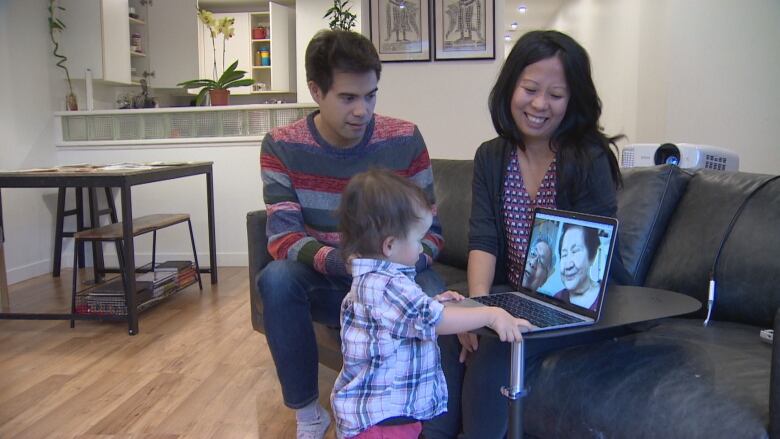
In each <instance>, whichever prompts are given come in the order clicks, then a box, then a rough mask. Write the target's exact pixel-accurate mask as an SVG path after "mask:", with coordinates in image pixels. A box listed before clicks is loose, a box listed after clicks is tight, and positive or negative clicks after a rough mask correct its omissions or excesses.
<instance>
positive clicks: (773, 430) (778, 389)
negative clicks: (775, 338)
mask: <svg viewBox="0 0 780 439" xmlns="http://www.w3.org/2000/svg"><path fill="white" fill-rule="evenodd" d="M774 330H775V334H777V332H778V331H780V308H778V309H777V312H776V313H775V324H774ZM771 367H772V368H771V373H770V375H769V437H770V438H771V439H780V347H778V346H777V343H774V342H772V365H771Z"/></svg>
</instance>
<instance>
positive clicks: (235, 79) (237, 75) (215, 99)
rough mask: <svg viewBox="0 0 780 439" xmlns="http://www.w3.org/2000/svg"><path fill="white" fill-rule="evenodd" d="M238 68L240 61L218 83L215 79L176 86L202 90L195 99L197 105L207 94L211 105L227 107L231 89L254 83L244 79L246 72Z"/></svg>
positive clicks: (192, 81) (218, 79)
mask: <svg viewBox="0 0 780 439" xmlns="http://www.w3.org/2000/svg"><path fill="white" fill-rule="evenodd" d="M236 67H238V60H236V61H235V62H234V63H233V64H231V65H230V67H228V68H227V69H225V71H224V72H223V73H222V76H220V77H219V78H217V80H216V81H215V80H213V79H193V80H191V81H184V82H180V83H179V84H176V85H178V86H180V87H184V88H200V93H198V97H197V98H196V99H195V103H196V104H197V105H200V103H201V102H202V101H203V98H204V97H205V96H206V93H207V92H208V94H209V98H210V99H211V105H227V101H228V96H229V95H230V90H228V89H229V88H232V87H243V86H245V85H252V84H253V83H254V81H253V80H252V79H248V78H247V79H242V78H244V75H246V72H245V71H243V70H236Z"/></svg>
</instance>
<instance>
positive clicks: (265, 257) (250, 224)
mask: <svg viewBox="0 0 780 439" xmlns="http://www.w3.org/2000/svg"><path fill="white" fill-rule="evenodd" d="M266 220H267V216H266V212H265V210H255V211H253V212H249V213H248V214H247V215H246V234H247V244H248V247H249V301H250V303H251V306H252V327H253V328H255V330H257V331H260V332H263V303H262V302H261V301H260V297H259V296H258V294H257V282H256V281H255V280H256V279H257V274H258V273H260V270H262V269H263V268H264V267H265V266H266V265H267V264H268V263H269V262H271V260H272V258H271V255H269V254H268V237H266V235H265V223H266Z"/></svg>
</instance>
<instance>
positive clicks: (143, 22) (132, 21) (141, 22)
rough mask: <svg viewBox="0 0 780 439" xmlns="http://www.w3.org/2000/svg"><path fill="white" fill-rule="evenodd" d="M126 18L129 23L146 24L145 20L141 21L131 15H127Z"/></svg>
mask: <svg viewBox="0 0 780 439" xmlns="http://www.w3.org/2000/svg"><path fill="white" fill-rule="evenodd" d="M127 18H128V19H129V20H130V24H137V25H139V26H143V25H145V24H146V22H145V21H143V20H139V19H137V18H133V17H127Z"/></svg>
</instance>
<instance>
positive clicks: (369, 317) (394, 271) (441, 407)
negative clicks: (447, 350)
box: [331, 259, 447, 437]
mask: <svg viewBox="0 0 780 439" xmlns="http://www.w3.org/2000/svg"><path fill="white" fill-rule="evenodd" d="M352 275H353V280H352V289H351V290H350V292H349V294H347V296H346V297H345V298H344V302H343V303H342V305H341V351H342V353H343V354H344V367H343V368H342V369H341V372H340V373H339V376H338V378H336V384H335V385H334V386H333V393H332V394H331V405H332V406H333V412H334V415H335V417H336V426H337V428H338V432H339V437H351V436H355V435H357V434H358V433H360V432H361V431H363V430H366V429H368V428H369V427H371V426H373V425H376V424H377V423H379V422H381V421H382V420H385V419H387V418H391V417H395V416H406V417H411V418H414V419H418V420H421V421H422V420H427V419H430V418H432V417H434V416H436V415H438V414H440V413H443V412H444V411H446V408H447V384H446V382H445V380H444V373H443V372H442V369H441V364H440V355H439V347H438V345H437V344H436V328H435V326H436V323H438V321H439V319H440V318H441V315H442V311H443V309H444V306H443V305H442V304H441V303H439V302H437V301H435V300H433V299H432V298H430V297H428V296H427V295H426V294H425V293H424V292H423V291H422V289H421V288H420V287H419V286H418V285H417V284H416V283H415V282H414V276H415V269H414V267H407V266H405V265H400V264H395V263H392V262H388V261H381V260H376V259H355V260H353V261H352Z"/></svg>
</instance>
